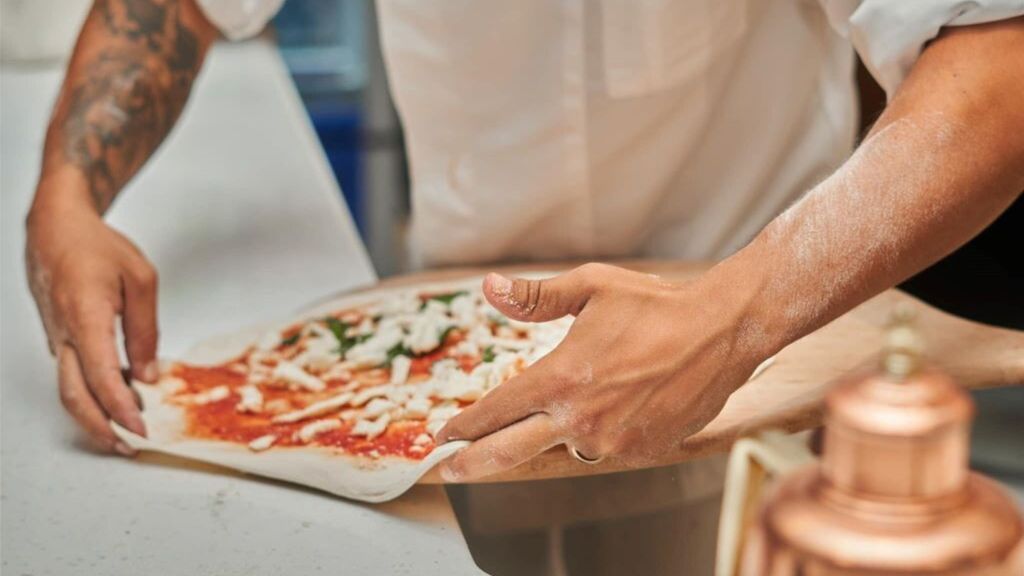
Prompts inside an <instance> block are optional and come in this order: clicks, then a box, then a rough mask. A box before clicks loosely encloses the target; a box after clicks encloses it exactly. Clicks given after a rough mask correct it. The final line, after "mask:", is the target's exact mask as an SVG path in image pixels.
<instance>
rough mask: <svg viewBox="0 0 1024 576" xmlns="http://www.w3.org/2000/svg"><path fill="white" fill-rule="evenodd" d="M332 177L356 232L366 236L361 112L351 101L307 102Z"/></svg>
mask: <svg viewBox="0 0 1024 576" xmlns="http://www.w3.org/2000/svg"><path fill="white" fill-rule="evenodd" d="M306 109H307V111H308V112H309V116H310V118H311V119H312V120H313V126H314V127H315V128H316V134H317V136H319V137H320V144H321V145H323V147H324V151H325V152H326V153H327V160H328V161H329V162H330V164H331V169H332V170H334V177H335V178H337V179H338V184H340V185H341V191H342V193H343V194H344V196H345V202H347V203H348V208H349V210H350V211H351V212H352V217H353V218H354V219H355V221H356V227H357V228H358V229H359V234H360V235H361V236H363V238H364V240H365V238H366V230H365V220H366V219H365V217H364V214H365V211H364V202H363V196H364V194H363V182H362V169H361V166H362V155H363V146H362V132H363V131H362V125H363V123H362V115H361V113H360V112H361V111H360V108H359V107H358V106H356V105H354V104H345V103H344V102H338V103H335V104H327V103H310V104H307V106H306Z"/></svg>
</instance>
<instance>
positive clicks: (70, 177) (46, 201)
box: [25, 167, 102, 233]
mask: <svg viewBox="0 0 1024 576" xmlns="http://www.w3.org/2000/svg"><path fill="white" fill-rule="evenodd" d="M79 218H102V216H101V215H100V213H99V211H98V210H97V209H96V204H95V203H94V202H93V200H92V196H91V194H90V193H89V188H88V184H87V182H86V180H85V178H84V177H82V175H81V174H80V173H79V172H78V171H77V170H75V169H73V168H70V167H63V168H59V169H57V170H55V171H52V172H49V173H44V174H43V175H42V176H41V177H40V179H39V184H38V185H37V186H36V194H35V197H34V198H33V200H32V206H31V207H30V208H29V211H28V214H27V215H26V217H25V226H26V229H27V230H28V231H29V232H30V233H31V232H32V231H34V230H39V229H41V228H46V227H48V226H50V225H51V223H57V222H62V221H63V222H67V221H68V219H79Z"/></svg>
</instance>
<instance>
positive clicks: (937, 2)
mask: <svg viewBox="0 0 1024 576" xmlns="http://www.w3.org/2000/svg"><path fill="white" fill-rule="evenodd" d="M821 2H822V4H823V6H824V8H825V12H826V14H827V15H828V19H829V22H830V23H831V24H832V27H833V28H835V29H836V31H838V32H839V33H840V34H842V35H843V36H845V37H847V38H849V39H850V41H851V42H852V43H853V47H854V48H855V49H856V50H857V53H858V54H860V57H861V60H863V61H864V65H865V66H866V67H867V69H868V71H870V72H871V74H872V75H873V76H874V77H875V80H877V81H878V83H879V84H880V85H881V86H882V88H884V89H885V93H886V94H887V95H888V96H889V98H892V96H893V95H894V94H895V93H896V89H897V88H899V86H900V84H901V83H902V82H903V79H904V78H906V76H907V74H908V73H909V72H910V68H911V67H912V66H913V65H914V62H916V61H917V57H918V56H920V55H921V50H922V49H923V48H924V45H925V44H926V43H927V42H928V41H929V40H931V39H933V38H935V37H936V36H938V34H939V30H940V29H941V28H942V27H944V26H968V25H971V24H983V23H985V22H995V21H997V20H1006V19H1008V18H1013V17H1016V16H1020V15H1024V0H821Z"/></svg>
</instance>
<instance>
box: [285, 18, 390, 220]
mask: <svg viewBox="0 0 1024 576" xmlns="http://www.w3.org/2000/svg"><path fill="white" fill-rule="evenodd" d="M369 25H372V23H371V22H369V21H368V11H367V6H366V0H291V1H289V2H285V4H284V6H283V7H282V8H281V11H280V12H278V14H277V17H276V18H274V27H275V30H276V31H277V37H278V43H279V45H280V47H281V54H282V56H283V57H284V60H285V64H286V65H287V66H288V70H289V71H290V72H291V74H292V78H293V79H294V80H295V84H296V86H297V87H298V89H299V93H300V94H301V95H302V100H303V103H304V104H305V105H306V110H307V112H308V113H309V116H310V119H311V120H312V122H313V126H314V128H315V129H316V133H317V136H318V137H319V138H320V143H321V145H322V146H323V147H324V151H325V152H326V153H327V159H328V161H329V162H330V164H331V168H332V169H333V171H334V176H335V178H337V180H338V183H339V184H340V186H341V190H342V192H343V193H344V195H345V201H346V202H347V203H348V206H349V210H351V212H352V217H353V219H354V220H355V222H356V226H357V227H358V229H359V233H360V235H362V236H363V239H364V240H365V239H366V218H365V215H364V207H365V202H364V186H363V180H362V177H361V176H362V174H361V172H362V171H361V165H362V158H363V153H364V143H363V138H362V126H363V122H362V117H363V111H362V106H361V101H362V91H363V89H364V88H365V87H366V76H367V62H366V54H367V52H366V44H365V42H366V34H365V27H366V26H369Z"/></svg>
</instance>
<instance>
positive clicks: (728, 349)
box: [438, 264, 772, 482]
mask: <svg viewBox="0 0 1024 576" xmlns="http://www.w3.org/2000/svg"><path fill="white" fill-rule="evenodd" d="M484 293H485V295H486V297H487V299H488V300H489V301H490V302H491V304H492V305H494V306H495V307H496V308H497V309H498V310H499V311H501V312H502V313H504V314H506V315H507V316H509V317H510V318H513V319H516V320H521V321H527V322H543V321H548V320H553V319H556V318H560V317H562V316H565V315H567V314H573V315H575V316H576V321H575V323H574V324H573V326H572V328H571V330H570V331H569V333H568V335H567V336H566V338H565V340H563V342H562V343H561V344H560V345H559V346H558V347H557V348H556V349H555V350H554V351H553V352H551V353H550V354H548V355H547V356H545V357H544V358H542V359H541V360H539V361H538V362H537V363H536V364H534V365H533V366H531V367H530V368H528V369H527V370H525V371H524V372H523V373H522V374H520V375H519V376H516V377H514V378H512V379H511V380H509V381H508V382H506V383H504V384H502V385H501V386H498V387H497V388H495V389H494V390H493V391H491V393H489V394H488V395H487V396H485V397H484V398H483V399H481V400H480V401H479V402H477V403H476V404H474V405H472V406H470V407H468V408H466V409H465V410H464V411H463V412H462V413H461V414H459V415H458V416H456V417H455V418H453V419H452V420H451V421H450V422H449V423H448V425H447V426H445V428H444V429H442V430H441V431H440V432H439V434H438V443H443V442H446V441H448V440H473V443H472V444H471V445H470V446H468V447H466V448H465V449H463V450H462V451H461V452H458V453H457V454H456V455H454V456H453V457H451V458H449V459H448V460H447V461H445V463H444V464H442V467H441V474H442V476H443V477H444V478H446V479H447V480H449V481H453V482H455V481H462V480H466V479H470V478H478V477H481V476H487V475H490V474H495V473H498V472H502V471H504V470H508V469H510V468H513V467H515V466H516V465H518V464H520V463H522V462H525V461H526V460H529V459H530V458H532V457H533V456H535V455H537V454H539V453H541V452H543V451H545V450H547V449H548V448H551V447H552V446H556V445H558V444H566V445H567V446H569V447H572V448H575V449H576V451H577V453H578V454H580V455H581V456H583V457H585V458H587V459H598V458H615V459H618V460H620V461H621V462H622V463H624V464H626V465H629V466H642V465H644V464H647V463H652V462H654V461H656V460H657V459H658V457H659V456H662V455H664V454H665V453H666V452H668V451H671V450H674V449H676V448H677V447H679V445H680V443H681V442H682V441H683V439H685V438H686V437H687V436H689V435H691V434H693V433H695V432H697V431H699V430H700V429H701V428H703V427H704V426H705V425H706V424H707V423H708V422H710V421H711V419H712V418H714V417H715V415H717V414H718V412H719V411H720V410H721V409H722V406H723V405H724V404H725V401H726V399H728V397H729V395H730V394H731V393H732V392H733V391H734V390H735V389H736V388H737V387H739V386H740V385H741V384H743V383H744V382H745V381H746V380H747V378H748V377H749V376H750V374H751V372H752V371H753V370H754V368H755V367H756V366H757V364H758V363H759V362H760V361H761V360H763V359H764V358H765V357H767V356H768V355H770V354H771V352H772V350H770V349H769V348H770V344H768V343H767V342H764V341H759V340H764V339H763V338H758V337H757V336H758V334H757V332H758V331H757V330H756V329H751V325H750V321H749V318H748V317H747V316H746V314H745V310H744V309H745V304H746V302H747V301H748V300H747V298H748V297H747V296H745V294H746V291H745V288H741V287H739V286H737V285H735V284H733V285H730V283H728V282H720V281H718V280H716V279H714V278H713V276H712V275H711V274H708V275H705V277H703V278H701V279H698V280H695V281H692V282H688V283H685V284H671V283H668V282H666V281H664V280H661V279H659V278H658V277H655V276H651V275H648V274H641V273H637V272H631V271H628V270H625V269H622V268H617V267H614V266H608V265H600V264H587V265H585V266H581V267H579V268H576V269H575V270H572V271H570V272H568V273H565V274H563V275H561V276H558V277H555V278H551V279H548V280H520V279H516V280H509V279H507V278H504V277H502V276H499V275H497V274H490V275H488V276H487V278H486V279H485V280H484Z"/></svg>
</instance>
